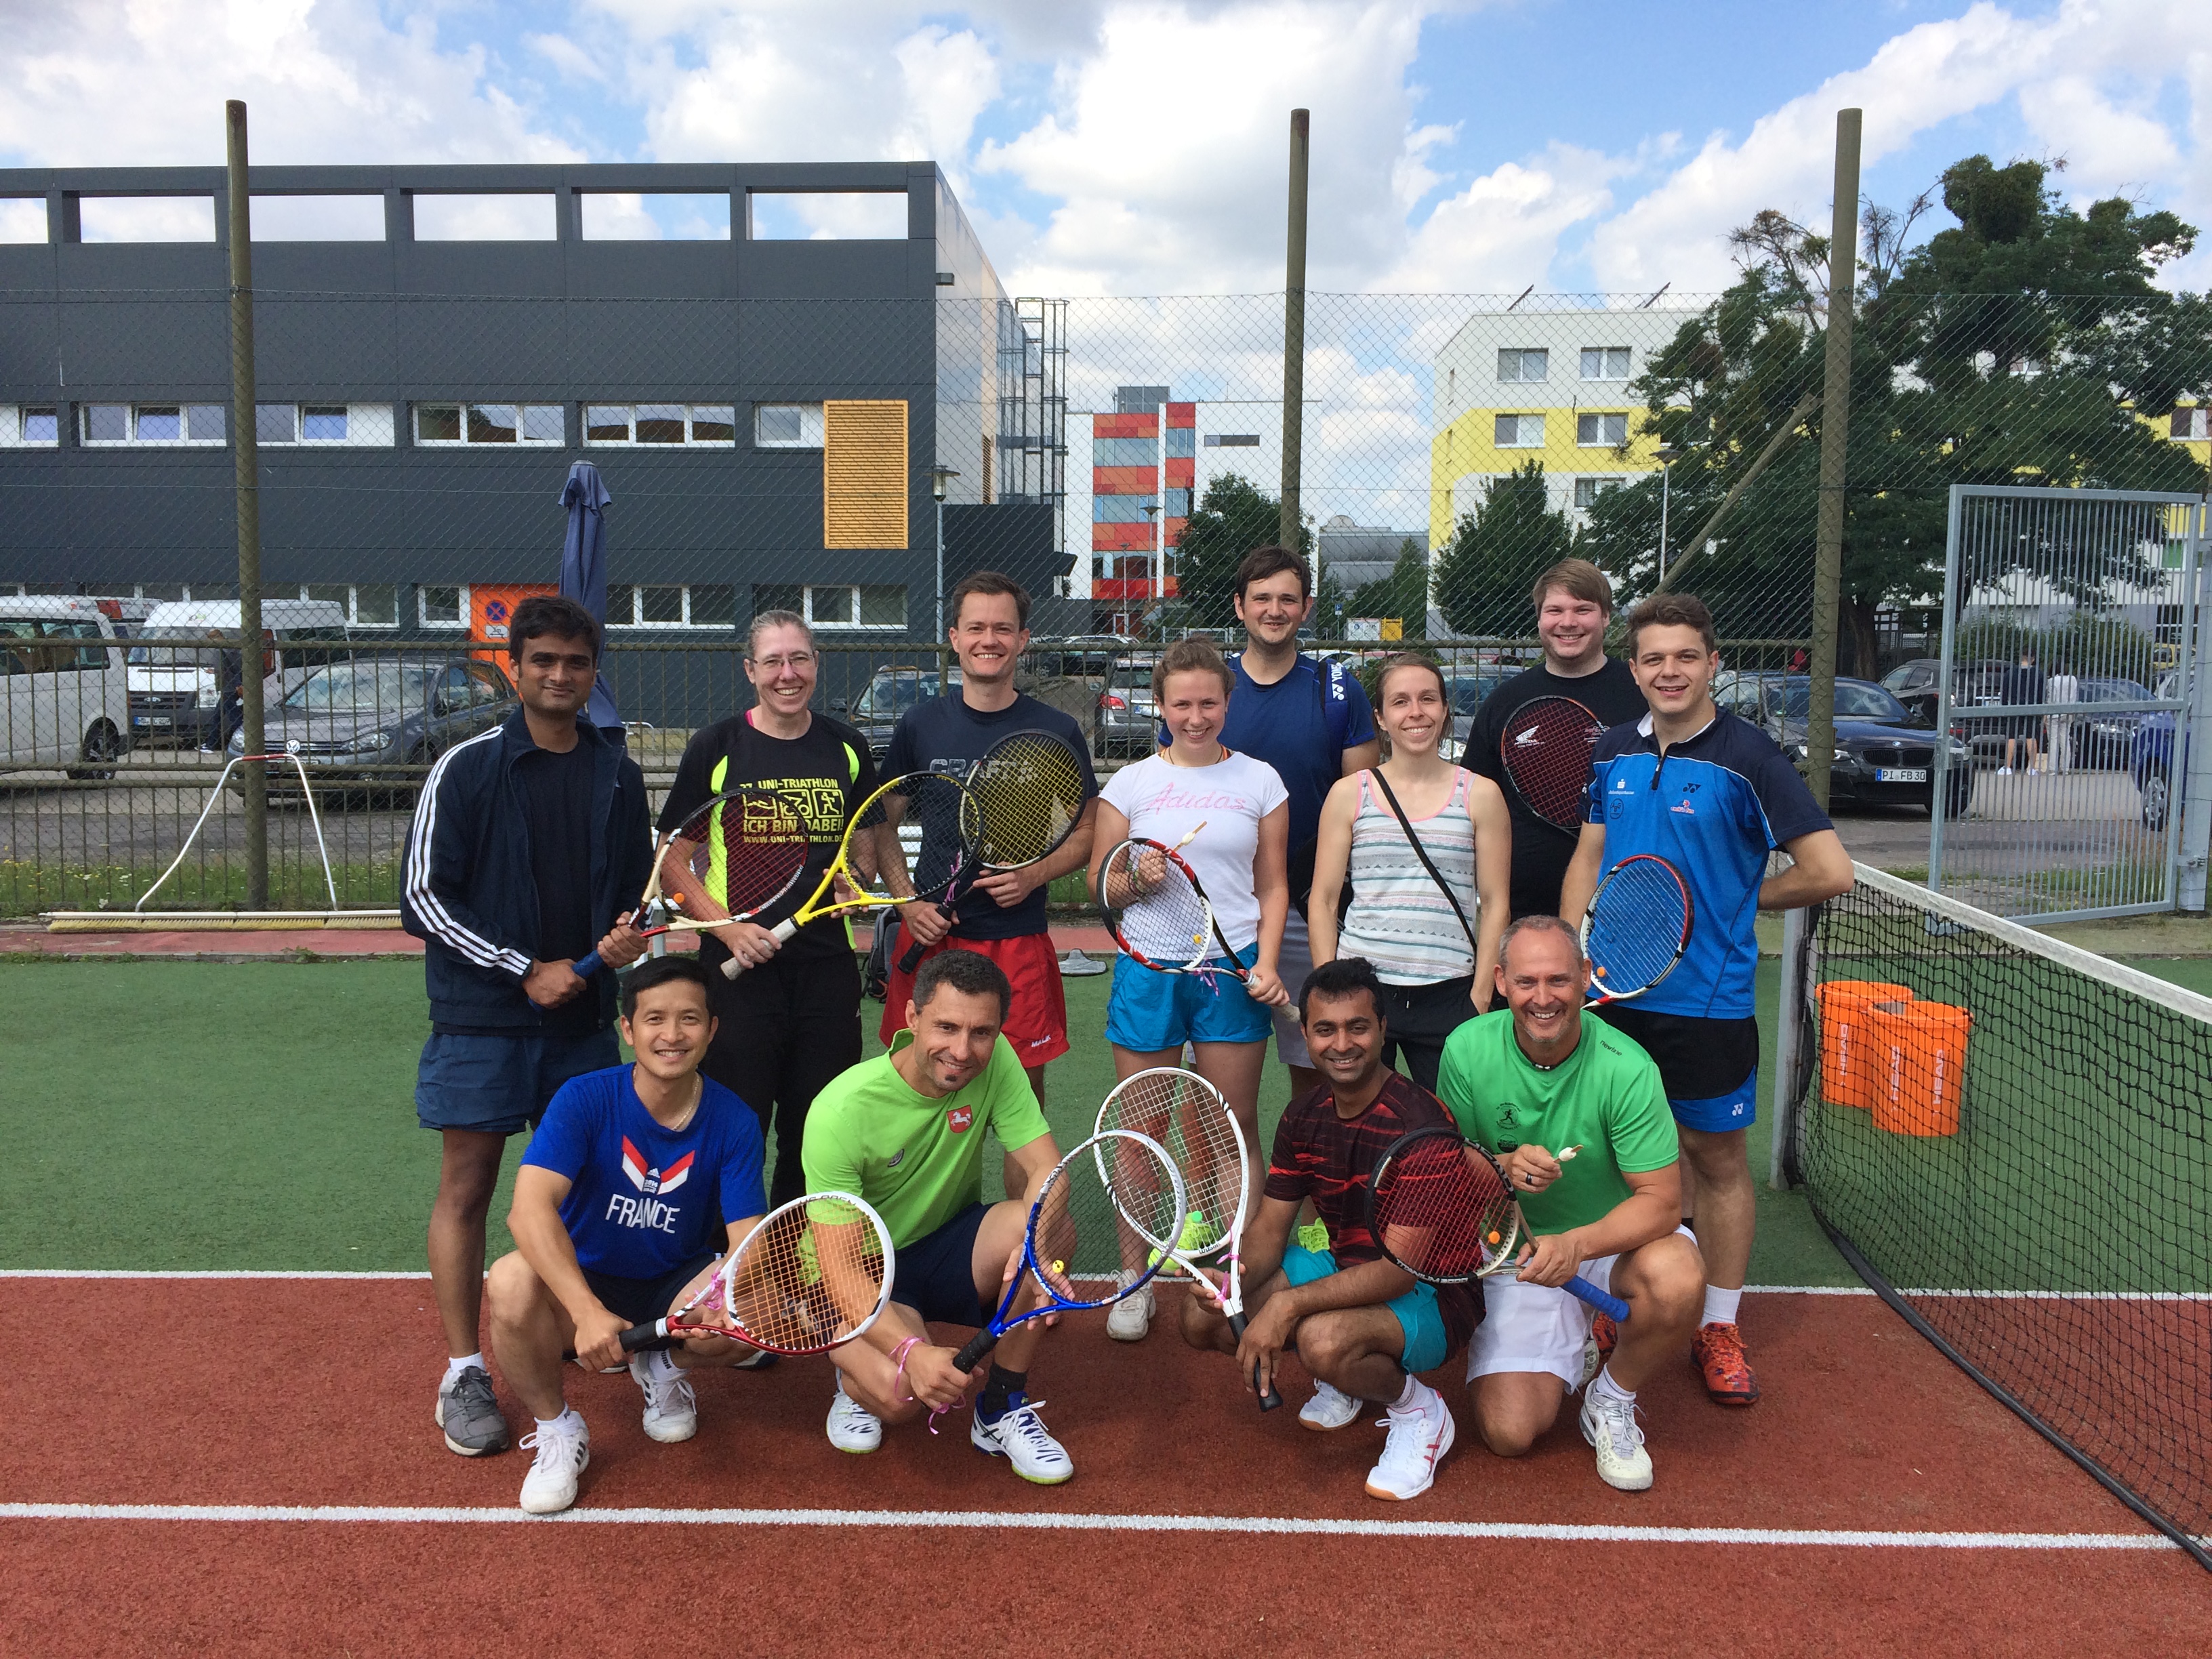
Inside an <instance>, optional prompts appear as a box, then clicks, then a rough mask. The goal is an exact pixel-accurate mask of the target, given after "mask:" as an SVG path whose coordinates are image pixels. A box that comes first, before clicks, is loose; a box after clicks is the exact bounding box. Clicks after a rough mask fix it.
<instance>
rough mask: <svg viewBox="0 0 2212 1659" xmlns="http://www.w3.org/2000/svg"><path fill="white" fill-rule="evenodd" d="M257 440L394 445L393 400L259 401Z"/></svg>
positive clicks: (283, 443)
mask: <svg viewBox="0 0 2212 1659" xmlns="http://www.w3.org/2000/svg"><path fill="white" fill-rule="evenodd" d="M253 441H254V442H256V443H257V444H275V445H280V446H286V447H289V446H290V445H294V444H328V445H331V446H334V447H335V446H340V445H343V446H344V447H347V448H350V449H362V448H374V449H389V448H390V447H392V405H391V404H254V405H253Z"/></svg>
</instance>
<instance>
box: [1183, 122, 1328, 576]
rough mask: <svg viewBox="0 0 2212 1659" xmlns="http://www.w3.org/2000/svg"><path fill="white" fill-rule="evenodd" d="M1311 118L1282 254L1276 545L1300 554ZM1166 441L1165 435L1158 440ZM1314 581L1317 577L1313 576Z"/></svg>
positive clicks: (1295, 159) (1296, 135)
mask: <svg viewBox="0 0 2212 1659" xmlns="http://www.w3.org/2000/svg"><path fill="white" fill-rule="evenodd" d="M1311 122H1312V117H1311V115H1310V113H1309V112H1307V111H1305V110H1302V109H1294V110H1292V111H1291V211H1290V240H1289V246H1287V247H1286V248H1285V250H1284V253H1283V480H1282V488H1283V514H1282V520H1281V525H1282V528H1281V530H1280V532H1279V539H1280V540H1281V543H1282V544H1283V545H1284V546H1285V547H1287V548H1289V549H1290V550H1291V552H1293V553H1295V552H1297V550H1298V522H1299V510H1298V477H1299V474H1300V472H1301V471H1303V469H1304V453H1303V452H1304V446H1305V420H1304V416H1305V404H1306V152H1307V149H1308V148H1309V143H1310V139H1311V137H1312V126H1311ZM1160 441H1161V442H1162V443H1163V444H1164V443H1166V441H1167V435H1166V434H1165V433H1164V432H1163V433H1162V434H1161V435H1160ZM1316 580H1318V575H1316Z"/></svg>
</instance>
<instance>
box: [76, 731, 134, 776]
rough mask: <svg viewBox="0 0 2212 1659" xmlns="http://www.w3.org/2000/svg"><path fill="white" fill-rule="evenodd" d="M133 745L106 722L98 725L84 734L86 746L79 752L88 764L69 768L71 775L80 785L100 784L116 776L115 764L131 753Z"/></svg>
mask: <svg viewBox="0 0 2212 1659" xmlns="http://www.w3.org/2000/svg"><path fill="white" fill-rule="evenodd" d="M130 748H131V745H130V744H127V743H125V741H124V740H123V734H122V733H121V732H118V731H117V730H116V729H115V727H114V726H112V725H110V724H109V723H108V722H107V721H106V720H100V721H99V722H98V723H96V724H95V725H94V726H93V728H92V730H91V731H89V732H86V733H85V734H84V746H83V747H82V749H80V750H78V751H77V752H78V753H79V754H80V755H82V757H84V759H85V761H86V762H87V764H85V765H83V766H72V767H70V768H69V775H70V777H72V778H74V779H76V781H78V782H80V783H98V782H101V781H105V780H106V779H108V778H112V777H113V776H114V775H115V768H114V765H113V763H114V762H116V761H118V760H121V759H122V758H123V757H124V756H125V754H126V753H128V752H129V751H130Z"/></svg>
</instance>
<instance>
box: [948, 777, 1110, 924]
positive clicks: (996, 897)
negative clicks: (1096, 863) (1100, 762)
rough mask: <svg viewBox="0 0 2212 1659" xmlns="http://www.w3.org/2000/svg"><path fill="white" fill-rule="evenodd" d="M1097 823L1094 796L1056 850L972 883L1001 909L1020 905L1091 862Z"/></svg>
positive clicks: (1084, 806)
mask: <svg viewBox="0 0 2212 1659" xmlns="http://www.w3.org/2000/svg"><path fill="white" fill-rule="evenodd" d="M1097 823H1098V801H1097V797H1095V796H1094V797H1092V798H1091V799H1090V800H1087V801H1085V802H1084V804H1083V816H1082V817H1079V818H1078V819H1077V820H1076V823H1075V828H1074V829H1073V831H1072V832H1070V834H1069V836H1068V837H1067V839H1066V841H1065V842H1062V843H1061V844H1060V848H1059V850H1058V851H1056V852H1054V853H1052V854H1048V855H1047V856H1046V857H1044V858H1041V859H1039V860H1037V861H1036V863H1035V864H1029V865H1024V866H1022V867H1021V868H1020V869H1018V870H1000V871H998V872H995V873H994V874H991V875H987V876H984V877H982V878H981V879H979V880H978V881H977V882H976V884H975V890H976V891H977V892H979V893H988V894H989V895H990V896H991V898H992V900H993V902H994V903H996V904H998V905H999V906H1000V908H1002V909H1003V908H1011V907H1012V906H1014V905H1017V904H1019V903H1020V902H1022V901H1023V900H1024V899H1025V898H1027V897H1028V896H1030V894H1031V893H1034V892H1035V891H1036V890H1037V889H1038V888H1040V887H1043V886H1046V885H1048V884H1050V883H1052V882H1054V881H1056V880H1058V879H1059V878H1060V877H1062V876H1064V875H1066V873H1067V872H1069V871H1071V870H1080V869H1082V868H1083V867H1084V866H1086V865H1088V864H1089V863H1090V862H1091V831H1092V830H1093V829H1095V828H1096V827H1097Z"/></svg>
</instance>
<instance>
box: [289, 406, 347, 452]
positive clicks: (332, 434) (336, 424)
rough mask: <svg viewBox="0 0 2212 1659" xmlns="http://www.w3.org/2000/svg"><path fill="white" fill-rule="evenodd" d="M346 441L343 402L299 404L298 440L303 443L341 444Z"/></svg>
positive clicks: (344, 407)
mask: <svg viewBox="0 0 2212 1659" xmlns="http://www.w3.org/2000/svg"><path fill="white" fill-rule="evenodd" d="M300 441H301V443H303V444H342V443H343V442H344V441H346V406H345V405H344V404H301V405H300Z"/></svg>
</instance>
